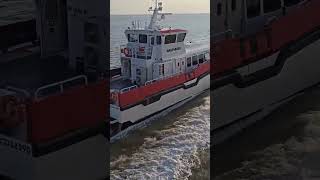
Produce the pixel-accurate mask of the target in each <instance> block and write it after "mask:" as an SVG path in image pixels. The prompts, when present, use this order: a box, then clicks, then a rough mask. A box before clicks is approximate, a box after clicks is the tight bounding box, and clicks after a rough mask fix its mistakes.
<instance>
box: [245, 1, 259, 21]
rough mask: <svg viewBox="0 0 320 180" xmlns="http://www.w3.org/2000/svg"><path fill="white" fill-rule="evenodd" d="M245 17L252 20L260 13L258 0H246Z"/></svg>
mask: <svg viewBox="0 0 320 180" xmlns="http://www.w3.org/2000/svg"><path fill="white" fill-rule="evenodd" d="M246 2H247V17H248V18H254V17H257V16H259V15H260V14H261V13H260V0H247V1H246Z"/></svg>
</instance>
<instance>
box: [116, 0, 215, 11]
mask: <svg viewBox="0 0 320 180" xmlns="http://www.w3.org/2000/svg"><path fill="white" fill-rule="evenodd" d="M152 2H153V1H151V0H111V3H110V5H111V6H110V10H111V14H146V13H148V8H149V7H150V6H151V4H152ZM162 2H163V12H168V13H174V14H188V13H209V12H210V0H162Z"/></svg>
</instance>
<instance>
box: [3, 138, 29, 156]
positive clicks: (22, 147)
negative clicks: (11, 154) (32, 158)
mask: <svg viewBox="0 0 320 180" xmlns="http://www.w3.org/2000/svg"><path fill="white" fill-rule="evenodd" d="M0 146H5V147H8V148H11V149H14V150H17V151H19V152H22V153H26V154H28V155H31V153H32V150H31V146H30V145H28V144H24V143H21V142H18V141H16V140H13V139H10V138H6V137H4V136H0Z"/></svg>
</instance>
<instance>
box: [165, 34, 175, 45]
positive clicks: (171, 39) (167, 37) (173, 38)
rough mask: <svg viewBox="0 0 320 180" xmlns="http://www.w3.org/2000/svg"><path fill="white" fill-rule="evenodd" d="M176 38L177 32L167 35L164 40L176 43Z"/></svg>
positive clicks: (167, 42)
mask: <svg viewBox="0 0 320 180" xmlns="http://www.w3.org/2000/svg"><path fill="white" fill-rule="evenodd" d="M176 39H177V35H176V34H172V35H167V36H166V38H165V40H164V42H165V44H172V43H176Z"/></svg>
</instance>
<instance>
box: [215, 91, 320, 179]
mask: <svg viewBox="0 0 320 180" xmlns="http://www.w3.org/2000/svg"><path fill="white" fill-rule="evenodd" d="M214 151H215V152H214V155H215V156H214V158H213V162H214V164H216V165H217V166H215V167H214V168H213V169H214V171H215V173H214V175H215V179H216V180H229V179H230V180H231V179H232V180H234V179H235V180H237V179H239V180H240V179H241V180H245V179H248V180H249V179H250V180H264V179H270V180H274V179H275V180H318V179H320V87H317V88H315V89H312V90H310V91H308V92H306V93H305V94H303V95H300V96H299V97H297V98H296V99H294V100H293V101H291V102H289V103H287V104H286V105H284V106H283V107H281V108H280V109H278V110H277V111H275V112H274V113H272V114H271V115H270V116H269V117H267V118H266V119H265V120H264V121H261V122H259V123H258V124H256V125H254V126H253V127H250V128H249V129H246V130H245V131H244V132H243V133H242V134H240V135H238V136H237V137H235V138H233V139H231V140H230V141H228V142H226V143H224V144H222V145H220V146H217V147H215V148H214Z"/></svg>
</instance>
